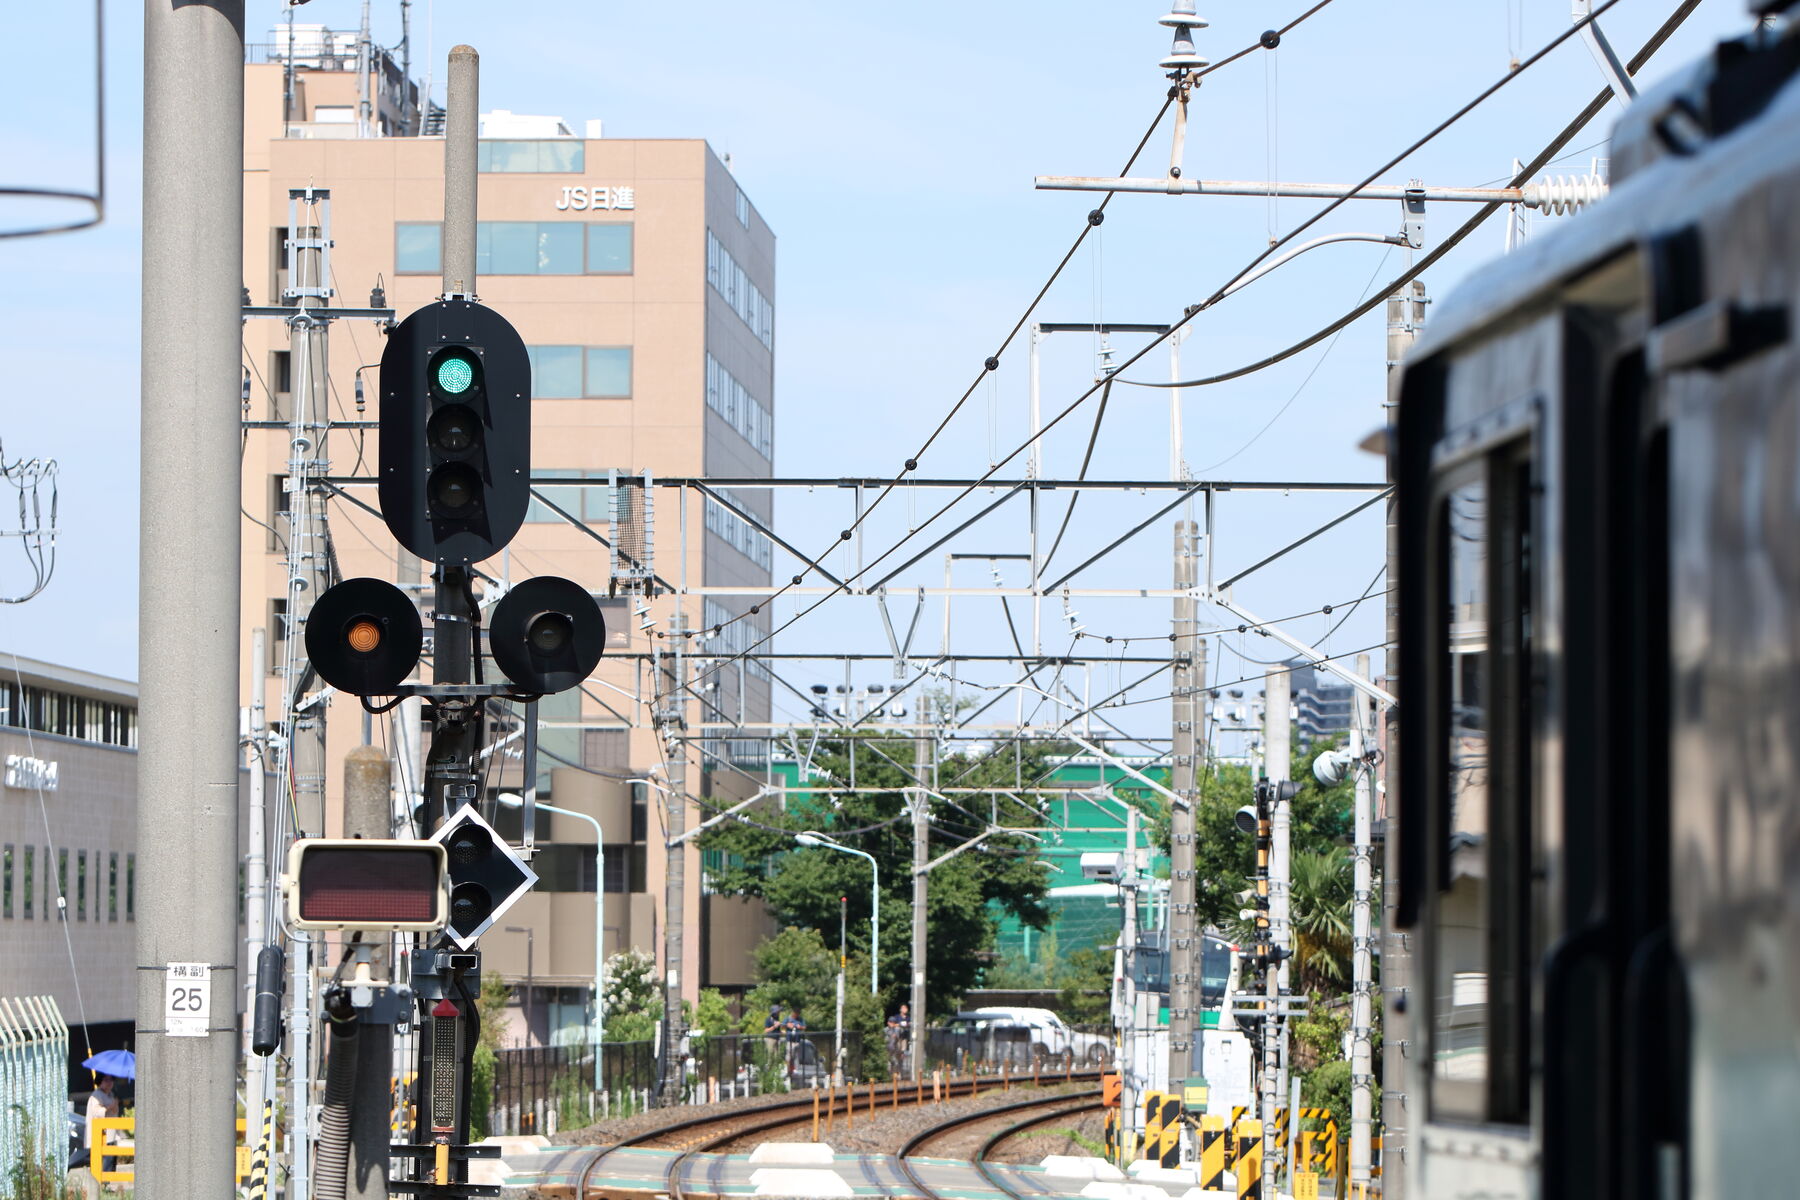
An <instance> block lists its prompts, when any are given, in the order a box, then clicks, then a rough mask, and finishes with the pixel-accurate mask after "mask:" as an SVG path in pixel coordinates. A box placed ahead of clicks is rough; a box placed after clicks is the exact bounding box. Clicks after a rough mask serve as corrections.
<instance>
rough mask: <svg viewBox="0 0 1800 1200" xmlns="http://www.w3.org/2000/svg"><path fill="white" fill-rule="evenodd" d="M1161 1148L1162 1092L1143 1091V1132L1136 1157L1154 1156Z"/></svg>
mask: <svg viewBox="0 0 1800 1200" xmlns="http://www.w3.org/2000/svg"><path fill="white" fill-rule="evenodd" d="M1161 1148H1162V1093H1161V1092H1145V1093H1144V1133H1143V1137H1142V1138H1141V1139H1140V1140H1139V1142H1138V1152H1137V1154H1136V1155H1135V1157H1137V1158H1155V1157H1156V1156H1157V1154H1158V1152H1159V1151H1160V1150H1161Z"/></svg>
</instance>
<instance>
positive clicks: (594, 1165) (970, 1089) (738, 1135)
mask: <svg viewBox="0 0 1800 1200" xmlns="http://www.w3.org/2000/svg"><path fill="white" fill-rule="evenodd" d="M1098 1079H1099V1075H1098V1073H1097V1072H1091V1071H1090V1072H1073V1073H1067V1074H1064V1075H1063V1076H1061V1077H1060V1078H1059V1077H1056V1076H1050V1077H1048V1078H1047V1079H1046V1080H1045V1082H1047V1083H1050V1082H1080V1083H1091V1082H1096V1081H1097V1080H1098ZM995 1086H999V1085H998V1084H997V1082H995V1081H991V1080H990V1081H987V1082H986V1084H985V1086H984V1083H983V1081H982V1080H981V1079H978V1078H976V1077H969V1078H967V1079H951V1080H947V1081H946V1083H945V1087H944V1090H943V1093H942V1095H943V1098H944V1099H946V1100H951V1099H960V1098H964V1097H968V1096H972V1095H977V1094H979V1093H980V1092H982V1091H988V1090H990V1089H991V1088H993V1087H995ZM863 1094H864V1095H867V1092H866V1091H865V1092H864V1093H863ZM930 1095H931V1091H930V1085H929V1084H925V1085H914V1084H912V1083H908V1082H900V1083H890V1084H883V1085H878V1086H877V1087H876V1089H875V1096H876V1101H875V1108H876V1112H877V1115H878V1114H879V1113H880V1112H884V1111H889V1110H890V1108H891V1107H893V1106H894V1105H895V1104H896V1103H898V1104H899V1105H901V1106H907V1105H913V1104H916V1103H919V1102H922V1101H923V1100H925V1099H926V1098H927V1097H929V1096H930ZM1096 1095H1097V1094H1096ZM1076 1098H1077V1097H1071V1096H1069V1095H1067V1094H1066V1093H1065V1094H1063V1095H1060V1096H1056V1097H1045V1098H1039V1099H1037V1100H1033V1101H1026V1102H1021V1103H1017V1104H1010V1105H1005V1106H1002V1107H1001V1108H998V1109H989V1110H986V1111H984V1112H982V1113H978V1114H971V1115H969V1116H967V1117H964V1118H961V1119H960V1120H957V1121H947V1122H943V1123H942V1124H941V1125H938V1126H933V1127H932V1129H931V1130H927V1131H926V1137H927V1140H929V1139H932V1138H936V1137H939V1136H942V1135H943V1133H945V1132H947V1131H949V1130H950V1129H952V1128H955V1127H957V1126H959V1125H966V1124H968V1123H970V1122H971V1121H978V1120H983V1119H991V1117H992V1115H993V1114H994V1113H996V1112H1001V1113H1004V1112H1009V1111H1012V1110H1013V1109H1024V1108H1030V1107H1043V1106H1046V1105H1049V1104H1053V1103H1062V1104H1065V1105H1066V1104H1067V1103H1068V1102H1069V1101H1070V1100H1072V1099H1076ZM816 1102H817V1098H816V1097H815V1095H814V1093H812V1092H810V1091H809V1092H805V1093H802V1094H800V1095H799V1096H798V1098H796V1099H792V1100H783V1101H778V1102H776V1103H773V1104H764V1105H759V1106H757V1107H756V1108H750V1109H744V1110H741V1111H739V1112H735V1113H723V1114H721V1113H709V1114H707V1115H705V1116H699V1117H690V1118H687V1119H685V1120H679V1121H672V1122H670V1123H669V1124H667V1125H663V1126H660V1127H659V1128H656V1129H652V1130H647V1131H645V1132H643V1133H640V1134H636V1135H634V1136H632V1137H628V1138H622V1139H620V1140H619V1141H617V1142H615V1143H613V1144H612V1145H610V1146H603V1147H599V1148H597V1149H595V1151H594V1152H593V1154H592V1156H591V1157H589V1159H588V1160H587V1162H586V1163H585V1164H583V1166H582V1168H581V1173H580V1175H579V1177H578V1181H577V1183H576V1187H575V1200H596V1198H597V1197H598V1196H599V1195H600V1194H601V1193H602V1192H603V1191H604V1189H603V1188H602V1187H601V1186H600V1185H598V1184H597V1183H596V1182H595V1178H594V1177H595V1173H596V1172H597V1171H598V1170H599V1168H600V1165H601V1164H602V1163H603V1162H605V1161H606V1159H607V1158H608V1157H609V1156H611V1155H612V1154H613V1153H614V1152H615V1151H618V1150H624V1149H628V1148H629V1149H656V1150H676V1151H679V1153H678V1154H676V1155H675V1157H674V1158H672V1159H670V1160H669V1164H668V1167H667V1168H666V1170H665V1172H664V1175H663V1190H664V1191H666V1192H667V1193H668V1195H669V1196H670V1197H671V1198H672V1200H684V1197H685V1196H687V1195H688V1194H689V1193H687V1192H686V1191H685V1190H684V1189H683V1187H682V1183H683V1175H684V1174H685V1173H686V1170H687V1166H688V1164H689V1163H690V1162H691V1161H692V1160H693V1158H694V1156H695V1155H698V1154H706V1153H716V1152H719V1151H722V1150H725V1149H726V1148H727V1147H729V1146H731V1145H732V1144H734V1143H736V1142H740V1141H743V1140H744V1139H746V1138H750V1137H755V1136H758V1135H761V1134H767V1133H772V1132H774V1131H776V1130H779V1129H787V1128H790V1127H792V1126H795V1125H803V1124H809V1123H811V1122H812V1120H813V1119H814V1116H815V1113H816V1112H817V1109H816V1108H815V1104H816ZM1096 1104H1098V1100H1097V1099H1096V1100H1094V1101H1092V1102H1091V1103H1090V1104H1087V1105H1079V1106H1077V1107H1076V1108H1071V1109H1068V1110H1067V1111H1070V1112H1075V1111H1080V1110H1081V1109H1082V1108H1083V1107H1092V1106H1093V1105H1096ZM836 1112H837V1114H838V1115H840V1116H841V1115H842V1112H843V1110H842V1109H841V1108H839V1109H837V1110H836ZM1057 1115H1060V1114H1059V1113H1051V1114H1047V1115H1046V1116H1045V1117H1044V1118H1040V1119H1049V1117H1053V1116H1057ZM1032 1123H1033V1122H1024V1123H1022V1124H1021V1125H1020V1126H1019V1128H1024V1127H1025V1126H1026V1125H1029V1124H1032ZM914 1141H915V1142H918V1141H919V1139H914ZM911 1144H912V1143H909V1145H911ZM920 1144H923V1143H922V1142H921V1143H920ZM985 1152H986V1150H985V1149H984V1151H983V1153H985ZM908 1174H909V1177H910V1172H908ZM923 1194H924V1195H926V1196H935V1195H936V1194H937V1193H935V1192H933V1191H931V1190H929V1189H926V1190H924V1192H923Z"/></svg>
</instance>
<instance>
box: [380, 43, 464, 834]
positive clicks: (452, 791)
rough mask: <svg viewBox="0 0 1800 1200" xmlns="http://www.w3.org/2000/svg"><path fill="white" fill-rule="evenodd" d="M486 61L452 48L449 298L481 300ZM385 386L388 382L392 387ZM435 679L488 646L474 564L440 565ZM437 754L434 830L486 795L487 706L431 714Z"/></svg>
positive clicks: (446, 704) (432, 773) (429, 816)
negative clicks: (478, 221) (480, 764)
mask: <svg viewBox="0 0 1800 1200" xmlns="http://www.w3.org/2000/svg"><path fill="white" fill-rule="evenodd" d="M480 93H481V56H480V55H478V54H476V53H475V48H474V47H473V46H457V47H455V48H454V49H452V50H451V51H450V71H449V83H448V85H447V94H446V97H445V106H446V112H447V116H446V123H445V136H444V283H443V286H444V291H443V295H442V298H443V299H445V300H473V299H474V298H475V295H474V293H475V187H476V183H477V179H478V177H477V175H476V173H475V158H476V156H475V149H476V147H475V135H476V132H477V130H478V129H479V128H480V105H481V96H480ZM384 386H385V385H384ZM432 580H433V582H434V584H435V585H436V586H435V588H434V596H433V605H432V610H433V611H432V659H431V661H432V681H433V682H434V683H469V682H471V680H472V678H473V672H474V666H475V655H477V654H479V652H480V648H479V647H477V646H476V645H475V644H474V640H475V639H474V638H473V637H472V636H471V630H472V628H473V620H474V615H475V614H474V604H473V601H472V599H471V596H470V581H469V572H468V568H467V567H463V566H459V565H453V564H451V563H450V562H448V561H447V560H440V561H439V562H438V564H437V568H436V570H435V571H434V572H433V574H432ZM427 711H428V712H429V714H430V716H431V720H432V730H431V749H430V751H429V753H428V755H427V761H426V765H425V789H424V791H425V804H424V813H423V822H422V824H423V827H424V830H425V832H426V833H430V832H432V831H433V830H435V829H436V828H437V826H438V824H439V823H440V822H441V821H443V820H444V818H446V817H448V816H449V815H450V814H451V813H452V812H454V811H455V810H456V809H457V807H458V801H467V800H473V799H475V798H476V797H477V796H478V795H479V794H480V782H479V779H478V778H477V771H476V767H475V764H476V762H477V757H476V756H477V754H478V752H479V751H480V748H481V733H482V727H483V725H484V724H485V720H486V707H485V704H484V703H483V702H480V701H471V700H468V699H457V700H439V701H436V702H434V703H433V704H432V705H431V706H430V708H429V709H428V710H427Z"/></svg>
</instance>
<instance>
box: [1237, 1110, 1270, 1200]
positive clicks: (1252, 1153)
mask: <svg viewBox="0 0 1800 1200" xmlns="http://www.w3.org/2000/svg"><path fill="white" fill-rule="evenodd" d="M1233 1133H1234V1134H1235V1138H1234V1140H1235V1142H1236V1147H1235V1148H1236V1151H1237V1153H1236V1155H1235V1156H1234V1157H1233V1158H1232V1160H1231V1170H1232V1172H1233V1173H1234V1174H1235V1175H1236V1176H1237V1194H1238V1200H1262V1158H1263V1145H1262V1143H1263V1127H1262V1122H1261V1121H1249V1120H1245V1121H1239V1122H1238V1123H1237V1127H1236V1128H1235V1129H1234V1130H1233Z"/></svg>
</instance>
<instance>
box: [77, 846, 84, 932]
mask: <svg viewBox="0 0 1800 1200" xmlns="http://www.w3.org/2000/svg"><path fill="white" fill-rule="evenodd" d="M75 919H76V920H77V921H85V920H87V851H86V850H77V851H76V852H75Z"/></svg>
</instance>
